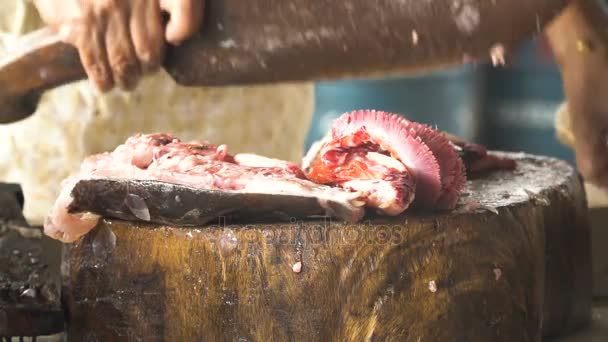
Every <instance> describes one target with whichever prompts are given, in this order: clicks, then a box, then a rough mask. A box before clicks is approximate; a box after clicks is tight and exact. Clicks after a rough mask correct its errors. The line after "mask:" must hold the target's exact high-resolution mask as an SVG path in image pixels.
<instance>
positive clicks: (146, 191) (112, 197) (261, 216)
mask: <svg viewBox="0 0 608 342" xmlns="http://www.w3.org/2000/svg"><path fill="white" fill-rule="evenodd" d="M128 195H135V196H138V197H139V198H141V199H142V200H143V201H144V202H145V203H146V205H147V209H148V212H149V217H150V220H149V222H148V223H154V224H161V225H174V226H185V227H187V226H202V225H205V224H207V223H210V222H212V221H214V220H217V219H218V218H219V217H226V218H228V219H231V220H234V221H246V222H252V220H256V221H258V220H261V221H263V220H275V221H276V220H287V221H288V220H291V219H293V218H296V219H302V218H306V217H312V216H332V217H338V218H340V219H343V220H345V221H347V222H351V223H354V222H358V221H359V220H360V219H362V218H363V215H364V209H363V208H359V207H355V206H352V205H349V203H344V202H338V201H331V200H330V201H320V200H319V199H318V198H317V197H313V196H295V195H283V194H264V193H246V192H230V191H218V190H205V189H198V188H193V187H188V186H183V185H176V184H171V183H165V182H158V181H148V180H119V179H88V180H80V181H79V182H78V183H76V185H75V186H74V188H73V189H72V192H71V196H72V199H73V200H72V202H71V204H70V205H69V206H68V213H70V214H77V213H83V212H91V213H95V214H97V215H100V216H102V217H106V218H114V219H120V220H126V221H137V222H142V220H141V218H139V217H138V215H136V213H134V212H133V211H132V210H131V209H130V208H129V206H128V204H127V201H126V200H125V199H126V198H127V196H128Z"/></svg>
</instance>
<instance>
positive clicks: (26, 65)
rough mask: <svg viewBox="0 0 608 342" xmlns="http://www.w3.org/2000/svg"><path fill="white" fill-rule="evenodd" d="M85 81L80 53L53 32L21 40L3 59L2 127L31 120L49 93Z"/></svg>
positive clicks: (0, 69)
mask: <svg viewBox="0 0 608 342" xmlns="http://www.w3.org/2000/svg"><path fill="white" fill-rule="evenodd" d="M86 77H87V76H86V72H85V70H84V68H83V66H82V64H81V62H80V56H79V54H78V50H77V49H76V48H75V47H73V46H72V45H70V44H67V43H64V42H62V41H61V39H60V37H59V36H58V35H57V34H55V33H54V32H53V31H51V30H49V29H46V28H45V29H40V30H38V31H34V32H32V33H29V34H27V35H24V36H22V37H20V38H18V40H17V42H16V44H15V43H14V42H13V44H10V50H9V51H4V52H3V54H2V56H1V57H0V103H2V106H0V123H10V122H15V121H18V120H21V119H24V118H26V117H28V116H30V115H31V114H32V113H34V112H35V111H36V107H37V104H38V100H39V99H40V96H41V95H42V94H43V93H44V92H45V91H46V90H49V89H52V88H55V87H58V86H61V85H64V84H68V83H71V82H74V81H79V80H83V79H86Z"/></svg>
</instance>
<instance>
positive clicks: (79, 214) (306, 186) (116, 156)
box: [44, 134, 365, 242]
mask: <svg viewBox="0 0 608 342" xmlns="http://www.w3.org/2000/svg"><path fill="white" fill-rule="evenodd" d="M238 160H241V161H243V163H244V165H240V164H239V163H238ZM103 181H106V183H104V182H103ZM161 183H164V184H170V185H172V186H169V185H161ZM100 184H102V185H104V186H107V187H108V189H113V190H114V191H116V193H118V194H120V193H121V192H120V191H119V189H123V188H125V187H126V188H129V189H139V190H137V191H139V194H135V195H136V196H131V195H132V194H131V193H130V192H128V191H127V192H126V193H123V194H122V195H120V196H118V197H120V198H118V197H116V194H115V193H114V192H112V191H105V190H104V187H103V186H100ZM180 187H181V188H180ZM76 189H79V190H78V191H76ZM159 189H160V190H159ZM180 189H181V190H180ZM161 190H162V191H169V193H168V194H166V195H167V196H169V197H168V198H173V197H171V196H175V193H177V192H180V191H181V192H183V193H189V195H188V196H186V195H185V194H184V196H186V197H187V198H190V199H191V200H192V201H193V202H192V203H186V204H177V203H176V202H175V201H174V202H166V207H164V209H163V210H161V211H156V212H152V213H150V212H149V208H148V211H146V208H144V207H147V206H148V202H149V201H150V200H149V198H148V197H146V196H144V197H142V196H140V194H141V193H143V194H145V193H153V194H156V196H157V198H159V199H161V198H165V197H166V196H164V195H163V194H162V192H161ZM133 191H135V190H133ZM123 192H124V191H123ZM83 193H84V194H85V195H82V194H83ZM218 193H219V194H218ZM76 194H80V197H78V199H79V201H80V202H74V200H75V198H74V196H75V195H76ZM273 196H274V197H273ZM361 196H362V195H361V194H360V193H358V192H352V191H347V190H344V189H340V188H332V187H330V186H324V185H319V184H316V183H314V182H311V181H310V180H308V179H306V178H305V176H304V174H303V172H302V171H301V170H300V169H299V167H298V166H297V165H295V164H293V163H289V162H286V161H279V160H273V159H270V158H265V157H259V158H256V157H255V156H254V157H253V158H252V156H251V155H244V156H242V157H240V156H239V155H236V156H231V155H230V154H229V153H228V151H227V147H226V146H225V145H213V144H210V143H207V142H191V143H183V142H181V141H180V140H179V139H177V138H175V137H172V136H170V135H167V134H149V135H135V136H133V137H131V138H129V139H127V141H126V142H125V144H123V145H120V146H118V147H117V148H116V149H115V150H114V151H113V152H111V153H102V154H98V155H94V156H91V157H89V158H87V159H86V160H85V161H84V162H83V163H82V165H81V169H80V172H79V173H77V174H75V175H73V176H72V177H70V178H68V179H66V180H65V181H64V182H63V184H62V188H61V193H60V194H59V196H58V198H57V200H56V201H55V204H54V206H53V208H52V210H51V213H50V214H49V215H48V217H47V219H46V221H45V224H44V230H45V233H46V234H47V235H49V236H50V237H53V238H55V239H58V240H61V241H63V242H73V241H75V240H77V239H78V238H79V237H81V236H82V235H84V234H86V233H87V232H88V231H90V230H91V229H93V228H94V227H95V225H96V224H97V223H98V221H99V219H100V218H101V217H118V218H120V217H125V215H126V214H125V213H127V211H125V205H126V206H127V207H128V208H130V210H131V211H130V212H131V214H133V215H135V217H136V218H137V219H139V220H143V221H151V222H164V221H166V220H168V219H169V218H171V217H173V216H171V215H172V214H171V213H174V215H177V214H178V213H180V212H183V208H182V207H180V205H186V206H188V205H189V206H191V207H194V206H197V207H198V210H199V211H201V212H202V211H204V212H205V213H204V214H201V215H199V216H196V215H195V216H196V217H195V218H194V219H191V220H190V221H188V220H186V219H183V220H181V221H180V220H177V221H173V223H176V224H180V222H181V223H182V224H190V223H192V224H195V223H196V224H203V223H204V222H206V220H208V219H209V217H211V216H213V215H215V217H217V216H220V215H225V214H226V213H227V212H230V213H237V214H238V213H242V212H245V216H247V215H249V214H253V213H256V212H257V213H259V214H260V215H261V216H264V215H269V211H272V210H271V208H272V206H273V205H274V206H275V207H276V208H275V209H276V210H275V211H276V212H281V211H284V214H286V215H294V216H295V217H300V216H299V215H303V214H306V215H318V214H319V213H320V210H321V209H324V210H325V212H326V214H328V215H332V216H338V217H340V218H343V219H344V220H347V221H349V222H356V221H357V220H359V219H361V218H362V217H363V215H364V208H362V206H363V205H364V204H365V202H362V201H360V200H359V198H360V197H361ZM146 198H148V200H146ZM93 199H94V202H95V203H93V204H91V202H90V201H91V200H93ZM279 199H281V200H282V201H283V202H281V201H280V200H279ZM87 201H89V202H87ZM125 201H126V202H125ZM82 203H89V204H88V205H82ZM171 203H173V205H170V204H171ZM243 203H245V204H249V205H250V204H252V203H253V204H255V206H254V207H253V208H245V207H243ZM256 203H257V204H256ZM281 203H282V204H281ZM151 204H152V205H153V206H156V207H161V206H162V203H160V202H158V200H154V199H153V200H152V202H151ZM256 206H257V207H256ZM300 206H302V207H300ZM104 208H106V209H107V208H111V210H105V209H104ZM205 208H207V209H205ZM213 208H216V209H213ZM289 208H291V209H289ZM76 209H78V210H76ZM102 209H103V210H102ZM220 209H221V210H220ZM214 210H218V211H217V212H214ZM157 214H158V215H161V216H153V215H157ZM162 215H166V216H162ZM188 222H190V223H188Z"/></svg>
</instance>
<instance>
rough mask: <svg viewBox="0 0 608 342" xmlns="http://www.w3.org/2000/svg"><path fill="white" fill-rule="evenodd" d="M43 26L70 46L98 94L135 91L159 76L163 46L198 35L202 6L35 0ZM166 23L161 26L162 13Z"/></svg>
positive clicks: (167, 0)
mask: <svg viewBox="0 0 608 342" xmlns="http://www.w3.org/2000/svg"><path fill="white" fill-rule="evenodd" d="M34 4H35V6H36V8H37V9H38V12H39V14H40V16H41V18H42V20H43V21H44V22H45V23H46V24H47V25H48V26H49V27H51V28H53V29H55V30H56V31H57V32H58V33H59V34H60V36H61V37H62V39H63V40H64V41H65V42H66V43H69V44H72V45H74V46H75V47H76V48H77V49H78V51H79V54H80V59H81V62H82V64H83V66H84V69H85V71H86V72H87V76H88V78H89V79H90V80H91V81H92V82H93V84H94V85H95V86H96V87H97V88H98V89H99V90H101V91H102V92H107V91H109V90H111V89H112V88H114V87H120V88H122V89H124V90H132V89H134V88H135V87H136V86H137V84H138V82H139V80H140V78H141V76H143V75H145V74H149V73H153V72H156V71H158V70H159V68H160V66H161V63H162V60H163V57H164V51H165V47H166V44H167V43H170V44H174V45H179V44H180V43H182V42H183V41H184V40H186V39H188V38H189V37H190V36H192V35H193V34H195V33H197V31H198V30H199V29H200V27H201V25H202V21H203V12H204V0H34ZM163 12H164V13H166V14H168V16H169V21H168V22H167V23H165V19H164V13H163Z"/></svg>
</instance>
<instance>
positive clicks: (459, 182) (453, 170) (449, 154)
mask: <svg viewBox="0 0 608 342" xmlns="http://www.w3.org/2000/svg"><path fill="white" fill-rule="evenodd" d="M401 121H402V122H403V123H404V125H406V126H407V127H411V128H412V129H413V130H414V131H415V132H416V134H417V135H418V137H420V139H421V140H422V142H424V144H425V145H426V146H428V147H429V149H430V150H431V151H432V152H433V155H434V156H435V158H436V160H437V162H438V163H439V176H440V179H441V193H440V195H439V198H438V199H437V201H436V202H435V203H434V204H431V203H423V205H426V206H430V207H435V208H437V209H453V208H455V207H456V204H457V202H458V199H459V198H460V193H461V191H462V189H463V188H464V186H465V183H466V180H467V179H466V169H465V166H464V163H463V161H462V159H461V158H460V156H459V155H458V154H457V153H456V150H455V149H454V148H453V147H452V145H451V143H450V141H449V140H448V139H447V137H446V136H445V134H443V133H441V132H439V131H437V130H435V129H432V128H431V127H429V126H427V125H423V124H419V123H417V122H412V121H409V120H406V119H405V118H401Z"/></svg>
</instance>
